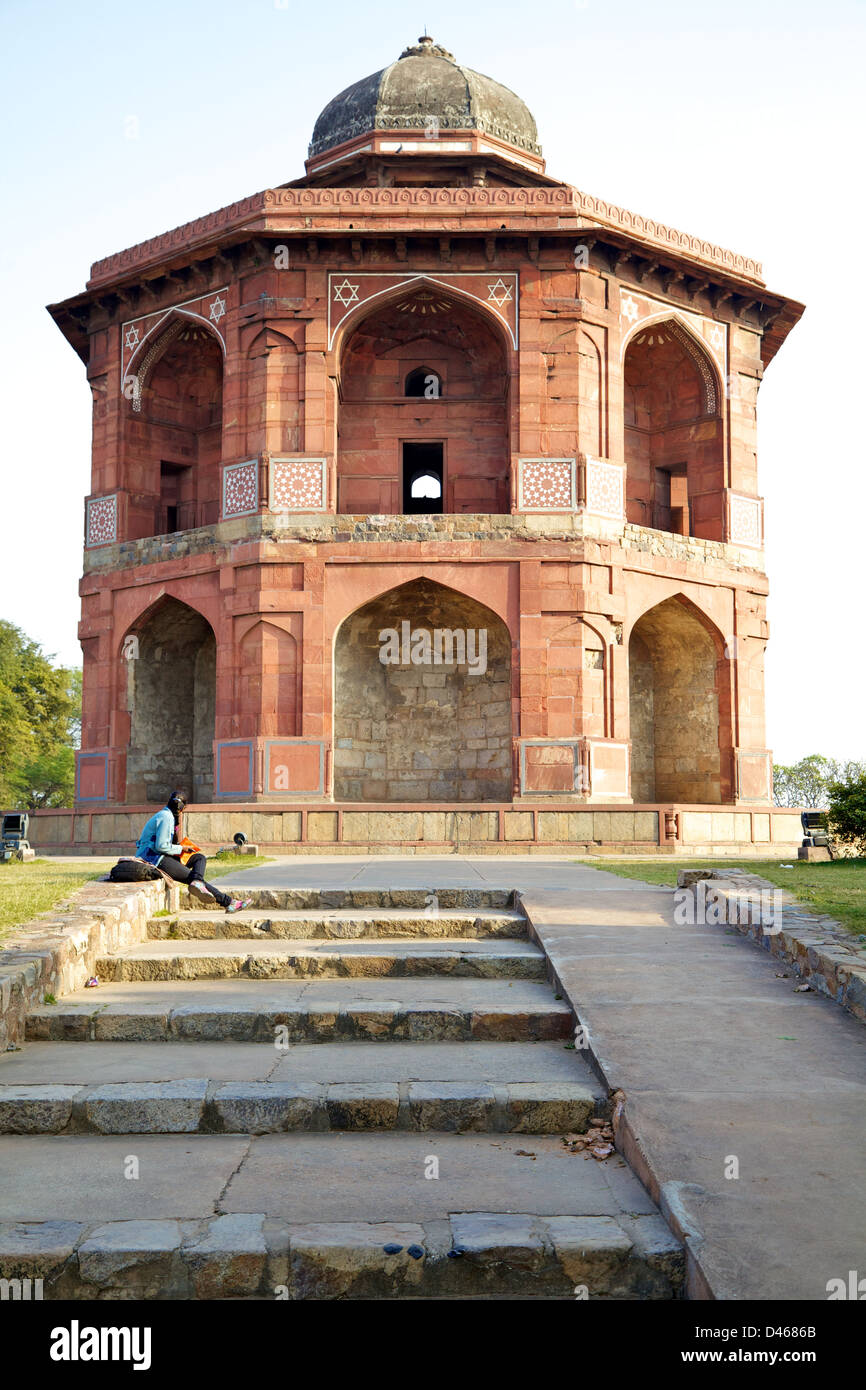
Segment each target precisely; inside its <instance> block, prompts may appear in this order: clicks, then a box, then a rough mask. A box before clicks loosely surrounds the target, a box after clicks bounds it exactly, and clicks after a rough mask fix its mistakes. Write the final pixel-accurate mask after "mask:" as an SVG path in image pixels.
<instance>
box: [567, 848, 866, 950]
mask: <svg viewBox="0 0 866 1390" xmlns="http://www.w3.org/2000/svg"><path fill="white" fill-rule="evenodd" d="M582 862H583V861H582ZM783 864H790V865H791V867H790V868H789V869H783V868H782V865H783ZM593 868H596V869H602V870H603V871H604V872H605V873H608V874H617V875H618V876H619V877H620V878H635V879H638V880H639V881H640V882H642V883H659V884H666V885H671V886H676V881H677V870H678V869H725V868H738V869H748V870H749V872H751V873H755V874H760V875H761V877H762V878H766V879H769V881H770V883H773V884H775V885H776V887H777V888H786V889H787V890H788V892H789V893H792V894H793V896H794V897H795V898H797V899H798V901H799V902H801V903H805V904H807V905H808V906H809V907H813V908H814V909H815V911H816V912H823V913H826V914H827V916H828V917H835V918H836V920H837V922H840V923H841V924H842V926H843V927H845V928H846V930H847V931H849V932H850V933H851V934H852V935H853V936H858V937H861V938H863V939H864V940H866V859H834V860H833V861H832V863H829V864H809V863H807V862H806V860H804V859H793V860H791V859H664V860H662V859H654V860H651V861H650V860H642V861H639V862H637V863H628V864H623V863H620V862H617V863H598V862H597V861H593Z"/></svg>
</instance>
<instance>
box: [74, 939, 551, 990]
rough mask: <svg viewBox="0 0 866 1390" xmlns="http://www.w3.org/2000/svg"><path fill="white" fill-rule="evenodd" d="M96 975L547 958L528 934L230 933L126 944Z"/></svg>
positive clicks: (452, 965) (426, 969) (391, 970)
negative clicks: (335, 937)
mask: <svg viewBox="0 0 866 1390" xmlns="http://www.w3.org/2000/svg"><path fill="white" fill-rule="evenodd" d="M96 974H97V976H98V977H99V979H100V980H102V981H122V980H127V981H131V980H199V979H227V978H230V977H234V976H245V977H248V978H250V979H253V980H267V979H284V980H289V979H333V978H341V977H343V978H347V979H365V978H369V977H374V978H384V977H389V978H391V977H394V978H403V977H414V976H425V975H446V976H449V977H450V978H454V979H459V978H465V979H504V978H507V979H523V980H543V979H545V978H546V957H545V955H544V952H543V951H541V950H540V949H539V947H538V946H535V945H533V944H532V943H530V942H529V941H525V940H523V941H508V940H506V941H495V940H493V941H488V940H483V939H481V940H479V939H472V938H470V939H466V938H463V937H451V938H447V939H445V940H441V941H419V940H398V941H391V942H388V943H385V942H380V941H376V940H375V938H370V937H365V938H362V939H361V940H360V941H346V942H331V941H324V942H323V941H315V940H314V941H304V940H292V941H283V940H276V941H275V940H272V939H270V938H269V937H266V939H264V940H261V941H259V940H256V941H252V942H248V943H246V944H245V945H244V946H243V947H242V948H241V949H239V948H238V946H237V945H236V943H235V942H233V941H231V940H225V941H220V940H216V941H214V940H211V941H200V940H192V941H187V942H185V943H184V944H183V945H181V946H178V945H177V944H176V943H174V942H163V943H162V944H160V945H155V944H154V943H153V942H152V941H148V942H143V943H142V944H141V945H138V946H132V947H129V948H128V949H126V950H124V951H123V952H122V954H120V955H112V956H102V957H100V958H99V959H98V960H97V962H96Z"/></svg>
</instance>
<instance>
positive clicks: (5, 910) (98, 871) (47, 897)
mask: <svg viewBox="0 0 866 1390" xmlns="http://www.w3.org/2000/svg"><path fill="white" fill-rule="evenodd" d="M116 862H117V859H116V857H112V858H111V859H89V860H88V861H87V863H86V864H75V863H68V862H66V863H64V861H63V860H62V859H57V860H50V859H31V860H30V863H29V864H20V863H18V862H16V861H15V860H12V861H11V862H10V863H8V864H0V940H2V938H3V937H4V936H5V935H8V933H9V932H10V930H12V929H13V928H14V927H19V926H22V925H23V924H24V923H25V922H29V921H30V919H31V918H32V917H38V916H39V915H40V914H41V913H43V912H49V911H50V910H51V908H54V907H57V906H58V905H59V904H60V903H64V902H66V900H67V898H68V897H69V895H70V893H74V892H75V890H76V888H81V887H82V885H83V884H85V883H88V882H89V881H90V880H91V879H94V878H101V877H102V875H103V874H104V873H107V872H108V870H109V869H110V868H111V866H112V864H115V863H116ZM270 863H271V860H270V859H269V858H268V857H267V856H266V855H263V854H256V855H252V854H224V855H214V857H213V859H209V860H208V864H207V874H208V878H220V877H221V876H222V875H223V874H231V873H234V872H235V871H236V870H238V869H255V868H257V867H258V866H259V865H260V864H270Z"/></svg>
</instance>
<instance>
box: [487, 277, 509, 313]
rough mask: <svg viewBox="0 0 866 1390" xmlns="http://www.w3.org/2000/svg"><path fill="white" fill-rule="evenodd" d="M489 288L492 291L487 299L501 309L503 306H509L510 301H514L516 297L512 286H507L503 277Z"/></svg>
mask: <svg viewBox="0 0 866 1390" xmlns="http://www.w3.org/2000/svg"><path fill="white" fill-rule="evenodd" d="M487 288H488V290H489V291H490V293H489V294H488V296H487V298H488V299H492V300H493V303H494V304H498V305H499V307H500V308H502V305H503V304H507V303H508V301H509V299H513V297H514V296H513V294H512V289H511V286H510V285H506V283H505V281H504V280H503V279H502V277H501V276H500V278H499V279H498V280H497V281H496V283H495V284H494V285H488V286H487Z"/></svg>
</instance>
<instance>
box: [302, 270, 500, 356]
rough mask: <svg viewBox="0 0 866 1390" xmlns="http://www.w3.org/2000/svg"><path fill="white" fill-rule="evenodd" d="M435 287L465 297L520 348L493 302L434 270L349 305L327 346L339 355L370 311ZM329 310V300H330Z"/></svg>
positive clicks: (454, 295)
mask: <svg viewBox="0 0 866 1390" xmlns="http://www.w3.org/2000/svg"><path fill="white" fill-rule="evenodd" d="M424 288H427V289H432V290H435V291H436V292H437V293H439V294H440V295H442V296H443V297H446V298H447V297H451V298H454V299H457V300H460V301H462V302H463V303H464V304H465V305H467V306H468V307H469V308H470V309H474V310H475V312H476V313H478V314H479V315H480V316H481V317H482V318H483V319H484V320H485V321H486V322H487V323H488V324H490V325H495V327H496V329H497V331H498V332H499V333H500V335H501V336H502V340H503V342H504V343H505V344H506V345H507V346H509V347H510V348H512V349H513V350H514V351H515V352H516V351H517V330H516V329H515V330H514V331H512V329H511V328H510V326H509V325H508V324H507V323H506V322H505V320H504V319H503V318H502V316H501V315H500V314H497V313H496V312H495V310H493V309H491V307H490V305H489V304H488V303H486V302H485V301H484V300H483V299H479V298H478V296H477V295H474V294H472V292H471V291H470V290H464V289H461V288H460V287H459V286H457V285H453V284H452V283H451V282H450V280H440V279H439V278H438V277H437V276H435V275H431V274H423V273H422V274H418V275H413V276H407V278H406V279H405V280H401V281H400V282H399V284H396V285H387V286H385V288H384V289H381V290H376V291H375V293H374V294H371V295H369V296H368V298H367V299H363V300H361V302H360V303H359V304H357V305H356V306H355V307H354V308H352V309H350V310H349V312H348V313H347V314H346V315H345V317H344V318H342V319H341V320H340V322H339V323H338V324H337V326H336V327H335V328H332V329H330V331H329V334H328V350H329V351H333V352H336V354H337V357H338V358H339V357H340V356H341V355H342V353H343V350H344V348H345V344H346V341H347V339H348V338H349V337H350V336H351V334H352V333H354V331H355V329H356V328H357V327H359V325H360V324H361V323H362V322H363V320H364V319H365V318H367V317H368V315H369V314H373V313H377V312H378V311H379V310H380V309H382V308H383V307H384V306H385V305H387V304H389V303H391V302H392V301H395V300H398V299H403V298H405V296H406V295H407V294H412V293H417V291H418V290H420V289H424ZM329 314H330V303H329Z"/></svg>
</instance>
